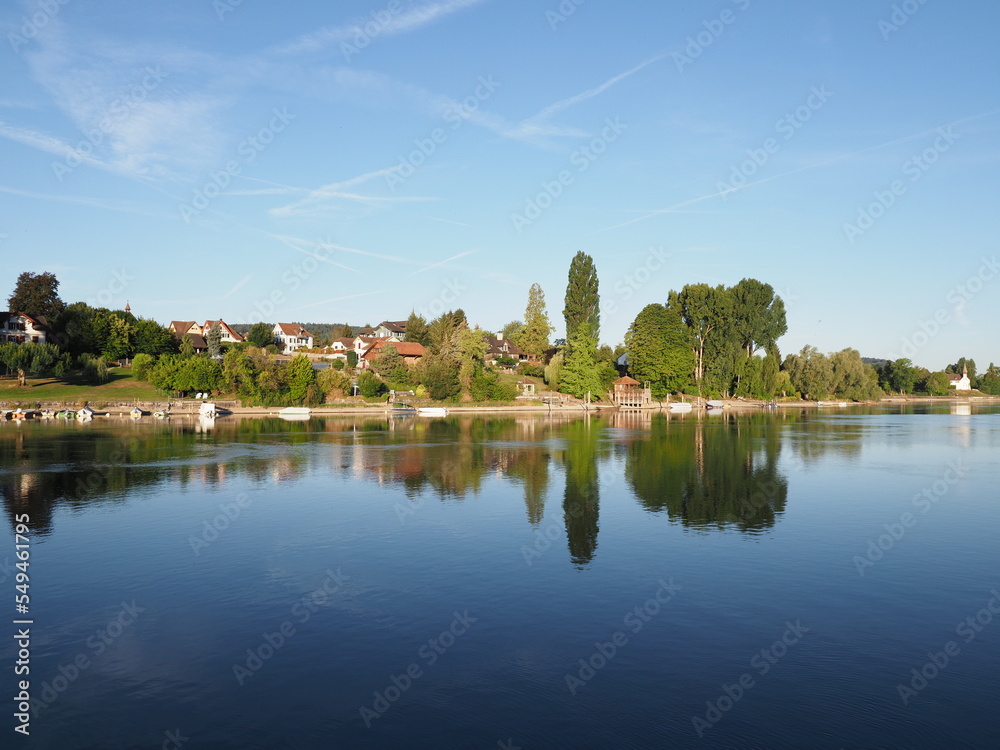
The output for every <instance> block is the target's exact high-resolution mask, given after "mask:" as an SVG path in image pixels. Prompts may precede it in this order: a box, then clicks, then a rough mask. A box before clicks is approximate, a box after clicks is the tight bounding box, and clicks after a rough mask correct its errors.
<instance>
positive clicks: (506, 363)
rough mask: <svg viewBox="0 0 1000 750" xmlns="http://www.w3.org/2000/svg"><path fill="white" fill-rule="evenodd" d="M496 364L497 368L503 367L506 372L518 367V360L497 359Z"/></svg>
mask: <svg viewBox="0 0 1000 750" xmlns="http://www.w3.org/2000/svg"><path fill="white" fill-rule="evenodd" d="M496 363H497V367H502V368H504V369H505V370H512V369H513V368H515V367H517V360H516V359H514V358H513V357H497V359H496Z"/></svg>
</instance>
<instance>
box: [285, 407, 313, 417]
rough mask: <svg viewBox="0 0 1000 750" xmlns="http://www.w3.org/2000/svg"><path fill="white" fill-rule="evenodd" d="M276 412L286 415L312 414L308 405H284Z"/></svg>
mask: <svg viewBox="0 0 1000 750" xmlns="http://www.w3.org/2000/svg"><path fill="white" fill-rule="evenodd" d="M278 414H285V415H287V416H292V415H295V414H297V415H300V416H301V415H305V416H309V415H310V414H312V409H310V408H309V407H308V406H286V407H285V408H284V409H281V410H280V411H279V412H278Z"/></svg>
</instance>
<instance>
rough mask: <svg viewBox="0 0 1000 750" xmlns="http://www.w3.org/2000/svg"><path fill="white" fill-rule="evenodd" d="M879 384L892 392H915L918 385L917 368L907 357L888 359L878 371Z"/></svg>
mask: <svg viewBox="0 0 1000 750" xmlns="http://www.w3.org/2000/svg"><path fill="white" fill-rule="evenodd" d="M878 374H879V385H880V386H881V387H882V388H883V390H886V391H889V392H891V393H899V394H904V393H913V388H914V386H915V385H916V380H917V369H916V368H915V367H914V366H913V363H912V362H910V360H908V359H905V358H900V359H897V360H896V361H892V360H888V361H886V362H885V364H883V365H882V367H881V368H880V369H879V371H878Z"/></svg>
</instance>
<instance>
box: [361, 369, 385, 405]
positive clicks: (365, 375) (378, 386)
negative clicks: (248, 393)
mask: <svg viewBox="0 0 1000 750" xmlns="http://www.w3.org/2000/svg"><path fill="white" fill-rule="evenodd" d="M358 391H359V392H360V393H361V395H362V396H364V397H365V398H375V397H376V396H381V395H382V394H383V393H384V392H385V383H383V382H382V381H381V380H379V378H378V376H376V375H375V374H374V373H372V372H370V371H368V370H365V371H364V372H362V373H361V374H360V375H358Z"/></svg>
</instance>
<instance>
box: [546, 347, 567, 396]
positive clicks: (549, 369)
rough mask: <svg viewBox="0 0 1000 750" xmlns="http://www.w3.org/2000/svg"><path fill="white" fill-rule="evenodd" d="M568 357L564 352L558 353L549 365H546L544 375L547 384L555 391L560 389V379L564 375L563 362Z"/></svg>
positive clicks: (553, 356)
mask: <svg viewBox="0 0 1000 750" xmlns="http://www.w3.org/2000/svg"><path fill="white" fill-rule="evenodd" d="M565 358H566V355H565V354H564V353H563V352H556V353H555V354H553V355H552V359H550V360H549V363H548V364H547V365H545V369H544V371H543V374H544V376H545V384H546V385H548V386H549V388H552V389H553V390H558V389H559V378H560V376H561V375H562V366H563V360H564V359H565Z"/></svg>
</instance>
